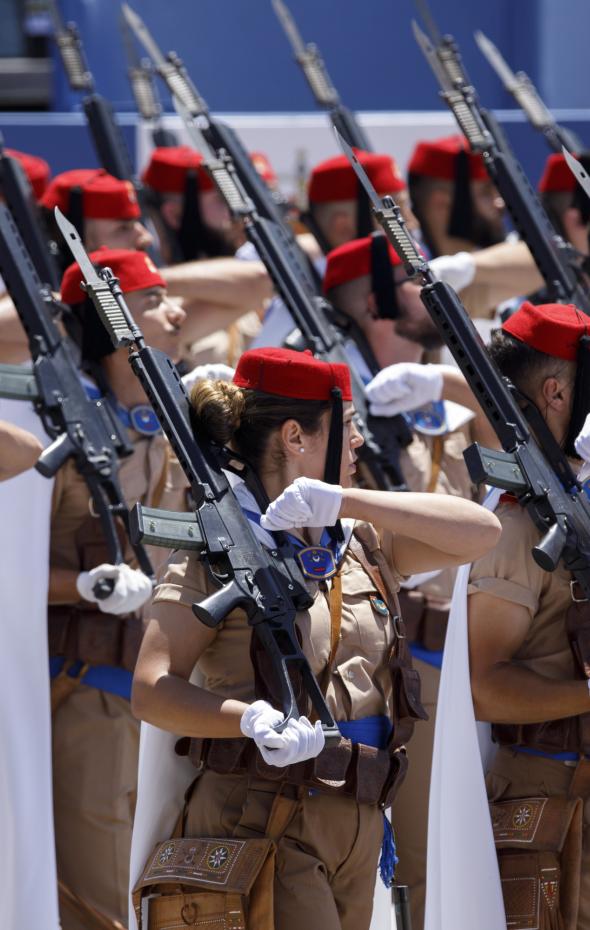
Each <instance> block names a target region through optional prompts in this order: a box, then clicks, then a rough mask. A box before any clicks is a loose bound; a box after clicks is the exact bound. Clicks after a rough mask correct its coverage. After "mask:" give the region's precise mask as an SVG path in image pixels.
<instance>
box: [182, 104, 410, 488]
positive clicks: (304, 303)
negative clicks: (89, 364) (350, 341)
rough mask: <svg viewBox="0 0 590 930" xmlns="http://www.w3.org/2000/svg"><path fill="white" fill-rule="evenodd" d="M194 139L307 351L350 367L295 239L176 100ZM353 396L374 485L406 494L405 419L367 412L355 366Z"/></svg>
mask: <svg viewBox="0 0 590 930" xmlns="http://www.w3.org/2000/svg"><path fill="white" fill-rule="evenodd" d="M176 106H177V109H178V112H179V113H180V115H181V117H182V119H183V121H184V123H185V126H186V128H187V131H188V133H189V137H190V139H191V142H192V143H193V145H195V146H196V148H197V149H199V151H200V152H201V154H202V155H203V158H204V162H203V164H204V167H205V168H206V169H207V170H208V171H209V173H210V175H211V177H212V179H213V181H214V182H215V185H216V187H217V189H218V190H219V192H220V194H221V196H222V197H223V198H224V199H225V201H226V203H227V206H228V208H229V210H230V213H231V214H232V216H233V217H234V218H239V219H241V220H242V221H243V222H244V229H245V232H246V235H247V236H248V239H249V240H250V242H252V244H253V245H254V247H255V249H256V251H257V253H258V255H259V256H260V259H261V261H262V262H264V264H265V266H266V269H267V271H268V273H269V275H270V277H271V279H272V281H273V283H274V285H275V287H276V289H277V291H278V293H279V294H280V296H281V297H282V299H283V301H284V303H285V305H286V307H287V309H288V310H289V312H290V314H291V316H292V318H293V320H294V322H295V324H296V326H297V327H298V329H299V331H300V333H301V335H302V336H303V341H304V344H305V345H304V346H302V347H305V348H310V349H311V350H312V351H313V352H314V354H315V355H317V356H318V357H319V358H323V359H324V360H325V361H328V362H343V363H344V364H346V365H348V364H349V361H348V357H347V355H346V349H345V346H344V340H343V338H342V336H341V334H340V332H339V330H338V329H337V327H336V326H335V325H334V323H333V322H332V319H331V316H333V314H334V311H333V308H332V307H331V306H330V304H329V303H328V301H326V300H325V299H324V298H323V297H320V296H318V295H317V294H316V293H315V292H314V291H312V290H311V289H310V287H309V285H308V282H307V279H306V277H305V275H304V274H303V270H302V267H301V265H300V264H299V261H298V256H297V254H296V252H295V251H294V250H293V249H292V248H291V245H290V242H289V239H288V238H287V237H286V236H285V235H284V234H283V230H282V227H280V226H278V225H277V224H275V223H273V221H272V220H270V219H265V218H263V217H261V216H259V215H258V213H257V211H256V208H255V206H254V204H253V203H252V201H251V200H250V198H249V197H248V195H247V193H246V191H245V187H244V186H242V184H241V179H240V178H239V176H238V172H237V169H236V167H235V166H234V164H233V161H232V159H231V157H230V156H229V155H228V153H227V152H226V151H225V149H223V148H220V149H219V150H218V151H215V150H213V149H212V148H211V146H210V145H209V144H208V142H207V140H206V139H205V138H204V137H203V135H201V133H200V131H199V129H198V127H197V125H196V123H195V121H194V120H193V119H192V117H191V115H190V114H189V113H188V112H187V111H186V109H184V108H183V106H182V104H181V103H179V102H178V101H176ZM349 367H350V370H351V371H350V373H351V381H352V394H353V400H354V406H355V410H356V421H355V422H356V426H357V429H358V430H359V432H360V433H361V434H362V435H363V438H364V445H363V446H361V448H360V449H359V458H360V459H361V461H362V463H363V465H364V466H365V467H366V468H367V470H368V472H369V474H370V476H371V482H372V483H373V484H374V485H375V486H376V487H379V488H384V489H389V490H405V489H406V488H405V482H404V478H403V475H402V472H401V468H400V464H399V457H400V450H401V446H402V444H405V445H407V444H408V443H409V441H410V439H411V433H410V431H409V428H408V426H407V424H406V422H405V420H404V419H403V417H401V416H398V417H389V418H388V417H373V416H369V415H368V412H367V401H366V398H365V391H364V385H363V382H362V380H361V379H360V377H359V375H358V373H357V372H356V370H355V368H354V366H350V365H349Z"/></svg>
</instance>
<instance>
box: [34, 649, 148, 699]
mask: <svg viewBox="0 0 590 930" xmlns="http://www.w3.org/2000/svg"><path fill="white" fill-rule="evenodd" d="M65 661H66V660H65V659H64V657H63V656H52V657H51V658H50V659H49V674H50V676H51V678H57V676H58V675H59V673H60V672H61V670H62V669H63V667H64V664H65ZM83 664H84V663H83V662H74V663H73V664H72V666H71V668H69V669H68V671H67V674H68V675H69V676H70V678H77V676H78V675H79V673H80V669H81V668H82V666H83ZM132 681H133V672H128V671H127V669H124V668H116V667H115V666H114V665H91V666H90V668H89V669H88V671H87V672H86V673H85V674H84V675H83V676H82V678H81V679H80V682H81V684H83V685H88V686H89V687H90V688H98V690H99V691H108V692H109V694H115V695H117V697H122V698H125V700H126V701H130V700H131V683H132Z"/></svg>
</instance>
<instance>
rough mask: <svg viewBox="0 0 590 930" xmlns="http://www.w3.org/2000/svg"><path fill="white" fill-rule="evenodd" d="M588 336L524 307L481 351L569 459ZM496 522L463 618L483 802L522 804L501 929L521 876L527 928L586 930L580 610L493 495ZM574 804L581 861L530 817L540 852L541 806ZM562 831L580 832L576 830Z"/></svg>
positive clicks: (513, 507)
mask: <svg viewBox="0 0 590 930" xmlns="http://www.w3.org/2000/svg"><path fill="white" fill-rule="evenodd" d="M588 331H589V327H588V318H587V317H586V316H585V315H584V314H583V313H581V312H580V311H579V310H578V309H577V308H576V307H575V306H573V305H571V304H569V305H567V306H563V305H561V304H546V305H541V306H536V307H535V306H533V305H532V304H530V303H525V304H523V305H522V306H521V308H520V309H519V310H518V311H517V312H516V313H515V314H514V315H513V316H511V317H510V318H509V319H508V320H507V321H506V322H505V323H504V324H503V326H502V330H501V332H500V331H499V332H497V333H496V334H495V336H494V339H493V341H492V345H491V347H490V352H491V355H492V358H493V359H494V361H495V362H496V364H497V365H498V367H499V369H500V371H501V372H502V374H503V375H504V376H506V377H507V378H509V379H510V381H511V382H512V383H513V384H514V385H515V387H516V389H517V391H518V396H519V398H520V400H521V403H522V404H523V406H524V408H525V411H526V412H527V416H528V415H529V413H530V416H531V422H532V426H533V429H534V430H535V432H536V433H537V434H538V435H540V437H541V440H542V442H543V445H545V444H546V442H548V441H549V439H550V438H551V437H553V439H554V440H555V441H556V442H557V443H558V444H559V445H560V446H561V447H562V449H563V450H564V451H565V452H566V454H567V455H568V456H575V455H576V451H575V448H574V440H575V438H576V436H577V435H578V433H579V431H580V429H581V427H582V425H583V424H584V421H585V418H586V416H587V414H588V411H589V407H590V404H589V393H588V383H589V382H588V372H589V367H588V366H589V357H588V349H587V340H588ZM533 414H534V416H535V418H538V423H537V420H536V419H535V420H533V419H532V417H533ZM544 430H547V437H546V438H543V431H544ZM496 514H497V516H498V517H499V519H500V522H501V524H502V528H503V532H502V536H501V539H500V542H499V543H498V545H497V546H496V548H495V549H494V550H493V551H490V552H489V553H488V554H487V555H486V556H484V557H483V558H480V559H478V560H475V561H474V564H473V565H472V567H471V572H470V576H469V586H468V588H467V594H468V598H467V611H468V624H469V654H470V666H471V686H472V692H473V700H474V707H475V712H476V716H477V717H478V718H479V719H480V720H485V721H490V722H491V723H492V735H493V738H494V740H495V741H496V743H498V745H499V748H498V750H497V753H496V755H495V758H493V760H492V762H491V764H490V766H489V770H488V774H487V789H488V795H489V798H490V799H491V800H492V801H506V800H509V799H523V800H522V801H519V802H518V804H517V805H515V809H514V817H517V816H518V810H520V811H521V815H520V820H519V821H518V824H519V825H520V828H521V832H522V839H523V841H525V842H526V845H527V852H528V857H527V859H526V861H525V866H526V868H525V870H524V871H521V873H520V876H519V875H517V873H516V872H514V867H515V865H518V863H515V861H514V857H512V861H511V860H504V862H503V860H502V854H500V867H501V876H502V878H503V879H505V882H504V883H503V887H504V893H505V895H504V900H505V906H506V916H507V920H508V926H516V925H520V924H518V916H517V914H519V915H522V913H523V910H522V900H521V902H520V905H521V906H520V908H519V907H518V904H517V902H516V901H515V898H514V896H513V895H511V894H510V888H511V887H515V883H514V881H512V882H510V879H513V880H514V879H516V878H518V877H520V878H521V882H520V885H521V886H522V879H524V878H526V881H527V886H528V887H529V888H530V892H529V897H528V900H530V902H531V908H530V911H531V922H532V921H540V923H537V924H536V925H537V926H543V925H547V926H557V925H560V921H561V920H563V923H564V926H567V927H580V928H583V927H584V928H585V927H588V926H590V869H589V864H590V846H589V837H590V832H589V830H588V823H589V815H588V803H587V802H588V762H587V753H588V740H587V736H586V721H587V719H588V718H587V715H588V711H589V710H590V698H589V696H588V681H587V675H588V654H587V638H586V637H587V632H586V631H587V628H588V622H589V621H588V606H587V601H586V600H585V598H584V597H583V595H582V594H581V593H580V592H579V589H578V586H577V585H576V583H575V581H573V580H572V576H571V574H570V573H568V572H567V571H566V569H565V568H564V567H563V565H562V564H560V565H559V566H558V568H557V569H556V570H555V571H553V572H545V571H543V569H541V568H540V567H539V565H538V564H537V562H536V561H535V559H534V558H533V554H532V552H533V547H534V546H535V545H537V544H538V542H539V540H540V537H541V534H540V532H539V530H538V529H537V528H536V527H535V525H534V524H533V522H532V521H531V519H530V517H529V516H528V515H527V514H526V512H525V510H524V509H523V508H522V507H521V506H519V504H518V503H517V501H516V499H515V498H514V497H512V495H510V494H504V495H502V497H501V498H500V503H499V504H498V507H497V509H496ZM577 797H581V798H582V803H583V805H584V806H583V823H584V827H583V839H582V852H581V862H580V858H579V848H578V853H577V856H576V842H575V838H574V837H573V836H572V839H573V840H574V843H573V846H572V845H571V844H570V845H569V847H568V844H567V842H566V841H565V840H564V835H560V836H557V835H554V834H555V831H553V832H552V831H551V829H549V830H547V829H546V828H547V827H548V828H550V827H551V824H550V823H549V822H547V823H546V822H545V820H543V821H542V823H538V821H537V820H536V819H535V833H536V832H538V834H539V839H541V837H543V841H542V842H541V844H540V845H539V844H537V841H536V836H535V835H533V834H532V833H531V831H530V830H529V829H528V828H529V827H530V824H531V820H530V817H531V816H532V815H533V812H534V809H535V804H536V805H537V809H538V804H539V802H538V799H539V798H549V799H552V798H560V799H563V800H562V802H561V803H562V804H563V805H565V804H566V799H567V798H570V799H575V798H577ZM525 799H537V801H536V802H535V801H532V802H530V801H529V803H526V802H525ZM531 803H532V806H531ZM539 813H540V812H539V811H538V810H537V814H539ZM547 813H549V809H548V811H547ZM508 816H509V819H510V816H512V815H511V814H510V812H508ZM536 816H537V815H535V817H536ZM514 823H515V824H516V823H517V821H516V820H515V821H514ZM537 826H538V831H537V830H536V828H537ZM572 829H578V830H579V829H580V825H579V824H577V825H576V823H575V820H574V823H573V824H572ZM557 832H559V831H557ZM578 836H579V834H578ZM578 841H579V840H578ZM566 848H569V849H570V850H571V852H572V855H571V858H570V859H569V860H568V859H567V857H566V856H565V855H564V856H563V857H560V853H561V852H562V850H563V851H565V849H566ZM509 852H510V850H507V851H506V853H505V854H504V855H506V854H507V853H509ZM560 860H561V861H560ZM521 862H522V860H521ZM560 867H561V872H560ZM511 869H512V871H511Z"/></svg>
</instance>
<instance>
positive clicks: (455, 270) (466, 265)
mask: <svg viewBox="0 0 590 930" xmlns="http://www.w3.org/2000/svg"><path fill="white" fill-rule="evenodd" d="M428 266H429V268H430V270H431V271H432V273H433V275H434V276H435V278H438V280H439V281H444V282H445V284H450V285H451V287H452V288H453V290H454V291H457V292H459V291H462V290H463V289H464V288H466V287H469V285H470V284H472V282H473V279H474V278H475V259H474V258H473V255H472V254H471V252H457V253H456V254H455V255H439V256H438V258H433V259H431V261H429V262H428Z"/></svg>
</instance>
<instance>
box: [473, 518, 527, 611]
mask: <svg viewBox="0 0 590 930" xmlns="http://www.w3.org/2000/svg"><path fill="white" fill-rule="evenodd" d="M496 516H497V517H498V519H499V520H500V523H501V524H502V535H501V537H500V541H499V543H498V544H497V546H496V547H495V548H494V549H492V550H491V551H490V552H488V553H487V554H486V555H484V556H483V557H482V558H481V559H478V561H477V562H474V563H473V565H472V567H471V572H470V574H469V585H468V588H467V594H468V595H470V594H477V593H484V594H489V595H491V596H492V597H497V598H499V599H500V600H504V601H510V602H511V603H514V604H520V605H521V606H522V607H525V608H526V609H527V610H528V611H529V613H530V614H531V619H532V618H533V617H534V616H535V614H536V613H537V610H538V607H539V599H540V596H541V591H542V587H543V575H544V573H543V570H542V569H541V568H539V566H538V565H536V563H535V562H534V560H533V557H532V554H531V550H532V548H533V546H534V545H535V543H536V542H537V539H538V532H537V530H536V529H535V527H534V525H533V523H532V521H531V519H530V517H529V516H528V515H527V514H526V513H525V512H524V510H523V509H522V508H521V507H520V506H519V505H518V504H516V503H514V504H512V503H506V504H501V505H500V506H499V507H498V509H497V510H496Z"/></svg>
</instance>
